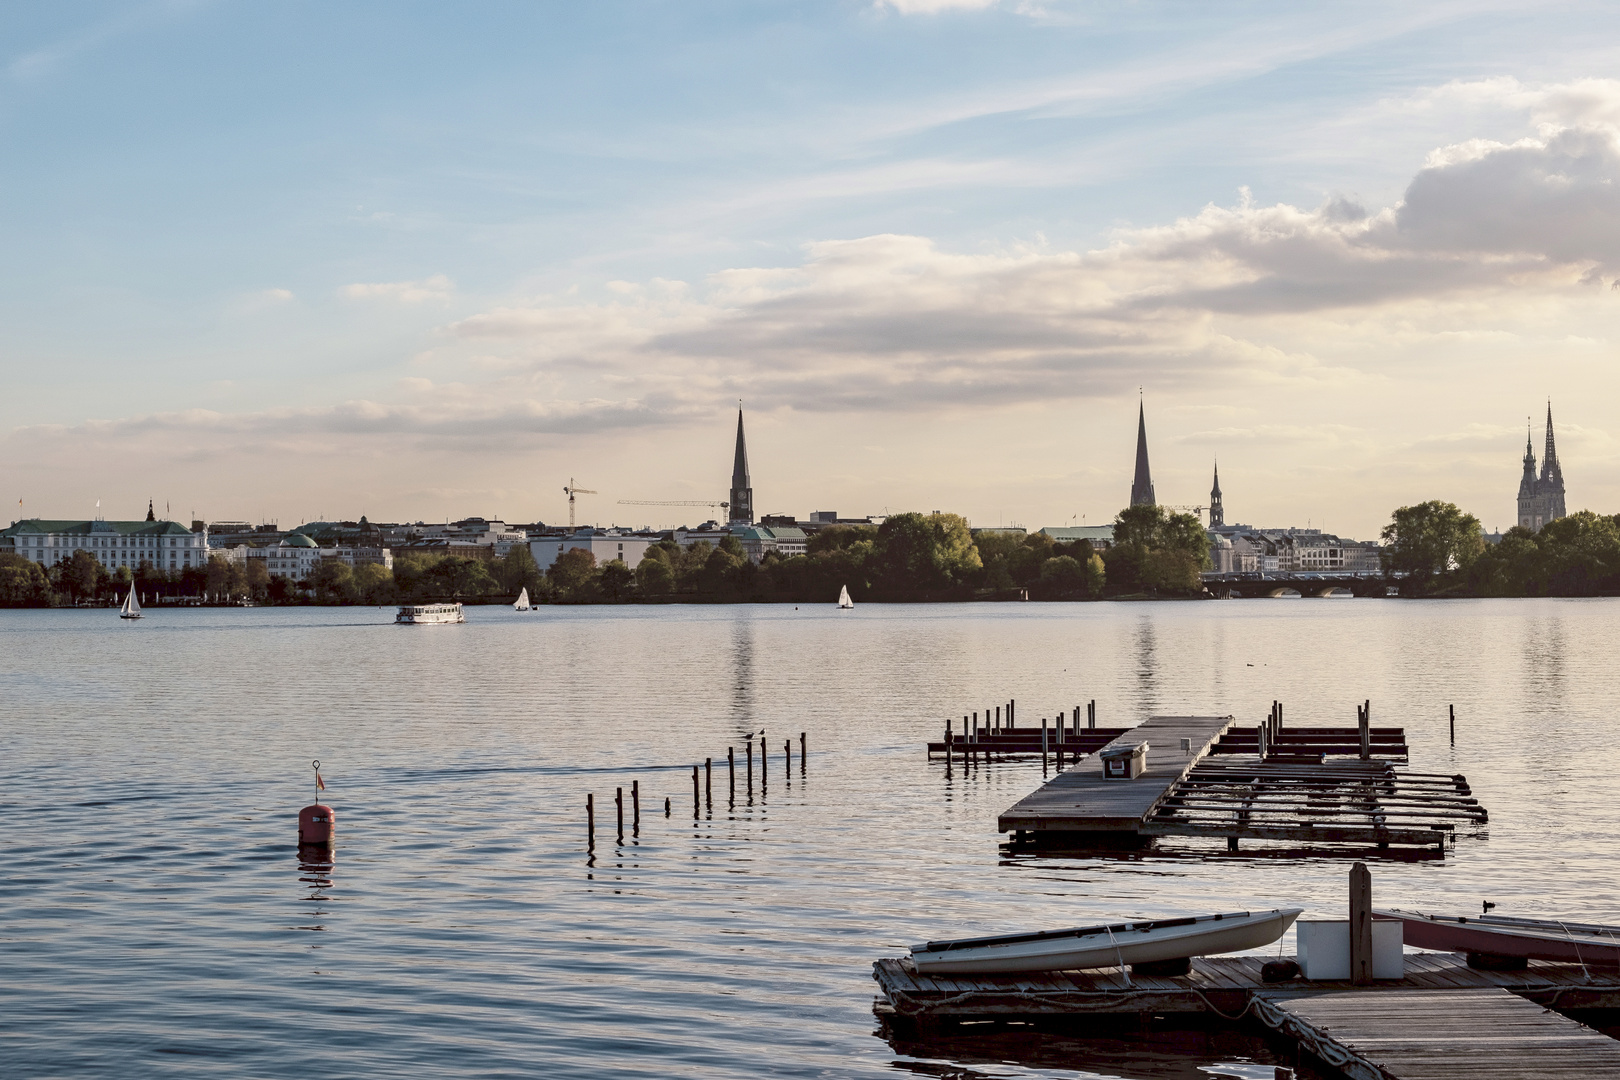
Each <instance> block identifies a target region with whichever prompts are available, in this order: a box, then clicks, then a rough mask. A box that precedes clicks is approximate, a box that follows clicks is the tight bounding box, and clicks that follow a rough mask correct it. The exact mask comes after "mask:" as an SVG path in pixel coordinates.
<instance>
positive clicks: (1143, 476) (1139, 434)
mask: <svg viewBox="0 0 1620 1080" xmlns="http://www.w3.org/2000/svg"><path fill="white" fill-rule="evenodd" d="M1131 505H1132V506H1154V505H1156V503H1155V502H1154V499H1153V474H1152V473H1151V472H1149V471H1148V455H1147V411H1146V409H1145V408H1144V407H1143V406H1142V405H1140V404H1138V405H1137V407H1136V479H1134V480H1132V481H1131Z"/></svg>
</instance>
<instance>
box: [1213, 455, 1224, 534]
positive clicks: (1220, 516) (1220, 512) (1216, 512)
mask: <svg viewBox="0 0 1620 1080" xmlns="http://www.w3.org/2000/svg"><path fill="white" fill-rule="evenodd" d="M1225 524H1226V511H1225V510H1224V509H1223V508H1222V507H1221V463H1220V462H1219V461H1216V462H1215V486H1214V487H1212V488H1210V489H1209V527H1210V528H1212V529H1218V528H1220V527H1221V526H1222V525H1225Z"/></svg>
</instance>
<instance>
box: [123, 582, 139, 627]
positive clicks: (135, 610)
mask: <svg viewBox="0 0 1620 1080" xmlns="http://www.w3.org/2000/svg"><path fill="white" fill-rule="evenodd" d="M118 617H119V618H120V619H138V618H140V617H141V602H140V601H139V600H137V599H135V586H133V585H131V586H130V587H129V595H128V596H126V597H124V606H123V607H121V608H119V609H118Z"/></svg>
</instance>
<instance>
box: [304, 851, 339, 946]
mask: <svg viewBox="0 0 1620 1080" xmlns="http://www.w3.org/2000/svg"><path fill="white" fill-rule="evenodd" d="M336 861H337V852H336V849H334V848H333V847H332V846H331V845H329V844H299V845H298V880H299V881H300V882H302V883H303V884H304V885H306V886H307V887H308V892H307V893H306V894H305V895H304V897H303V899H304V901H306V902H307V903H311V904H314V905H317V906H316V907H315V909H314V910H312V911H309V912H308V913H307V915H306V917H307V918H309V919H311V920H319V919H320V918H322V917H323V916H325V915H326V914H327V912H326V910H325V909H324V908H322V907H320V906H319V905H323V904H325V903H326V901H327V900H328V899H330V897H329V896H328V894H327V893H326V892H325V890H327V889H330V888H331V887H332V867H333V864H334V863H335V862H336ZM299 929H301V930H325V929H326V927H325V926H324V925H322V924H320V923H319V922H313V923H312V925H309V926H301V927H299Z"/></svg>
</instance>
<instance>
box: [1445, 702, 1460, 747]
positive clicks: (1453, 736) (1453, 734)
mask: <svg viewBox="0 0 1620 1080" xmlns="http://www.w3.org/2000/svg"><path fill="white" fill-rule="evenodd" d="M1446 708H1447V709H1449V710H1450V711H1451V745H1452V746H1456V745H1457V706H1455V705H1447V706H1446Z"/></svg>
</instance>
